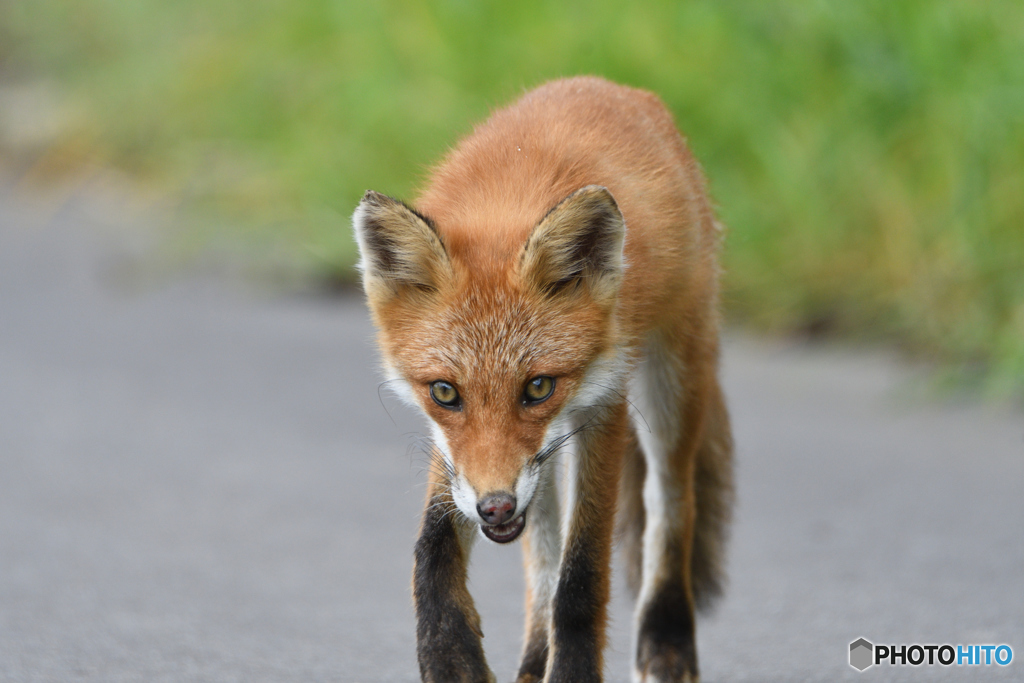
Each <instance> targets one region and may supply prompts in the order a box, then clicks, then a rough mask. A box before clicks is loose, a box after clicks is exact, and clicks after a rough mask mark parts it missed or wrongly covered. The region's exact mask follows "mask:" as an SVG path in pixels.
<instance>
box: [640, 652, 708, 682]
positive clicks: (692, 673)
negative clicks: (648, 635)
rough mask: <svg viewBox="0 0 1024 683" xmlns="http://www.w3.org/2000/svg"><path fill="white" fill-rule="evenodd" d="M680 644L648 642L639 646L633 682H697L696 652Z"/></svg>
mask: <svg viewBox="0 0 1024 683" xmlns="http://www.w3.org/2000/svg"><path fill="white" fill-rule="evenodd" d="M673 645H674V646H673ZM680 645H682V644H680V643H673V644H671V645H670V644H667V643H663V644H660V645H659V644H655V643H650V642H648V643H647V644H646V645H644V646H641V647H640V651H639V653H638V656H637V662H636V670H635V671H634V673H633V680H634V681H635V683H699V681H700V674H699V673H698V672H697V656H696V652H694V650H693V648H692V647H686V646H685V645H683V646H682V647H680Z"/></svg>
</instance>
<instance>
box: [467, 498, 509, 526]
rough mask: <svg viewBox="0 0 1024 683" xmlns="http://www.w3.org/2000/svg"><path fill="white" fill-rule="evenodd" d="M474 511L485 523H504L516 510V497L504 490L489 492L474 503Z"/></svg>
mask: <svg viewBox="0 0 1024 683" xmlns="http://www.w3.org/2000/svg"><path fill="white" fill-rule="evenodd" d="M476 511H477V512H479V513H480V519H482V520H484V522H485V523H486V524H504V523H505V522H507V521H508V520H510V519H512V513H513V512H515V511H516V497H515V496H513V495H512V494H511V493H505V492H498V493H489V494H487V495H486V496H484V498H483V500H481V501H480V502H479V503H477V504H476Z"/></svg>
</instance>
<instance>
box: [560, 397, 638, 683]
mask: <svg viewBox="0 0 1024 683" xmlns="http://www.w3.org/2000/svg"><path fill="white" fill-rule="evenodd" d="M628 438H629V417H628V414H627V412H626V407H625V403H620V404H618V405H615V406H613V407H610V408H598V409H595V410H594V413H593V414H591V415H589V416H587V418H586V419H585V420H584V422H583V423H582V425H581V428H580V431H579V433H578V437H577V441H578V446H579V449H578V450H579V453H578V455H577V462H576V467H575V474H574V477H573V480H572V481H571V482H570V486H571V487H572V488H573V491H574V495H573V501H572V506H571V508H570V511H569V512H570V518H569V525H568V529H567V533H566V539H565V548H564V550H563V552H562V563H561V568H560V571H559V577H558V588H557V589H556V592H555V601H554V607H553V610H552V620H551V622H552V633H551V652H550V654H549V658H548V675H547V678H546V679H545V680H546V681H547V683H568V682H569V681H572V683H592V682H599V681H601V676H602V672H603V670H604V645H605V625H606V622H607V613H608V597H609V593H610V575H611V544H612V530H613V527H614V522H615V497H616V495H617V493H618V486H619V475H620V469H621V460H622V455H623V451H624V449H625V447H626V444H627V443H628Z"/></svg>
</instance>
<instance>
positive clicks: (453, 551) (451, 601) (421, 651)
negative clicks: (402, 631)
mask: <svg viewBox="0 0 1024 683" xmlns="http://www.w3.org/2000/svg"><path fill="white" fill-rule="evenodd" d="M446 512H447V505H445V504H443V503H442V502H441V501H440V500H439V499H437V498H434V499H431V501H430V503H429V504H428V506H427V511H426V513H425V514H424V517H423V528H422V529H421V531H420V537H419V540H418V541H417V542H416V551H415V558H416V568H415V570H414V574H413V596H414V597H415V599H416V621H417V624H416V641H417V648H416V649H417V659H418V660H419V665H420V676H421V678H422V679H423V680H424V681H427V682H430V683H449V682H450V681H465V682H466V683H487V682H488V681H490V680H491V675H490V670H489V669H488V668H487V662H486V661H485V659H484V651H483V646H482V644H481V642H480V636H481V634H480V632H479V617H478V616H477V613H476V609H475V608H474V607H473V604H472V600H471V599H470V598H469V593H468V592H467V591H466V583H465V582H466V567H465V564H466V561H465V555H464V552H463V548H462V544H461V543H460V541H459V537H458V530H457V529H456V528H455V522H454V521H453V520H452V518H451V515H450V514H446Z"/></svg>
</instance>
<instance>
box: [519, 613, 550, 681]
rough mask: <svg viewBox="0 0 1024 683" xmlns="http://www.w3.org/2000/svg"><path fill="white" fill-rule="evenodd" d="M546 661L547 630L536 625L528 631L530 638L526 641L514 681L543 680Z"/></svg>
mask: <svg viewBox="0 0 1024 683" xmlns="http://www.w3.org/2000/svg"><path fill="white" fill-rule="evenodd" d="M547 663H548V632H547V629H546V628H544V627H543V626H538V627H536V628H534V629H533V632H532V633H530V639H529V641H528V642H527V643H526V650H525V651H524V652H523V661H522V663H521V664H520V665H519V675H517V676H516V683H539V682H540V681H542V680H544V669H545V667H546V665H547Z"/></svg>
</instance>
